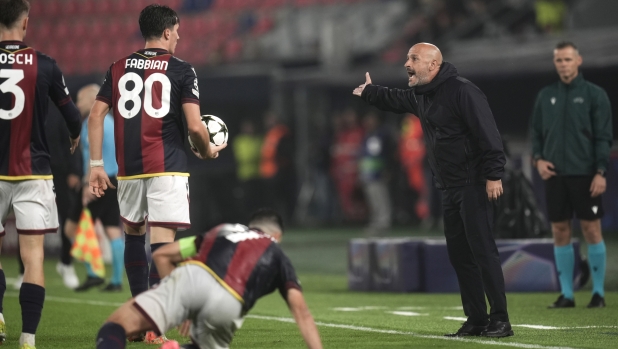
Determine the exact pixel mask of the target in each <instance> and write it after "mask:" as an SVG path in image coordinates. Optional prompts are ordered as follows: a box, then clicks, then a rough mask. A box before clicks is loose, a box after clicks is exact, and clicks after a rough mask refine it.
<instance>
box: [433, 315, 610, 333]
mask: <svg viewBox="0 0 618 349" xmlns="http://www.w3.org/2000/svg"><path fill="white" fill-rule="evenodd" d="M444 319H445V320H455V321H466V320H468V319H466V318H465V317H454V316H445V317H444ZM511 326H512V327H525V328H532V329H535V330H575V329H582V328H618V326H573V327H559V326H545V325H526V324H522V325H513V324H511Z"/></svg>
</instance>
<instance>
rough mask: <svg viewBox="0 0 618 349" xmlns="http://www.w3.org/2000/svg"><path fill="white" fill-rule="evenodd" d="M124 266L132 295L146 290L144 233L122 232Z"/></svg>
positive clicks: (146, 267)
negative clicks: (123, 238) (130, 233)
mask: <svg viewBox="0 0 618 349" xmlns="http://www.w3.org/2000/svg"><path fill="white" fill-rule="evenodd" d="M124 237H125V240H124V268H125V270H126V271H127V279H129V287H130V288H131V295H132V296H133V297H135V296H137V295H138V294H140V293H142V292H144V291H146V290H148V260H147V259H146V250H145V249H144V246H145V245H146V235H145V234H144V235H129V234H126V233H125V234H124Z"/></svg>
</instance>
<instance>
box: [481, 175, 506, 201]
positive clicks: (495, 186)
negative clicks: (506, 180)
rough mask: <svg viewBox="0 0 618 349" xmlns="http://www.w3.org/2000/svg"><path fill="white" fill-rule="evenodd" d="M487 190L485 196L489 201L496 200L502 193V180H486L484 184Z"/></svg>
mask: <svg viewBox="0 0 618 349" xmlns="http://www.w3.org/2000/svg"><path fill="white" fill-rule="evenodd" d="M485 188H486V190H487V198H488V199H489V201H494V200H498V198H499V197H500V195H502V192H503V190H502V180H501V179H498V180H497V181H490V180H489V179H488V180H487V184H486V186H485Z"/></svg>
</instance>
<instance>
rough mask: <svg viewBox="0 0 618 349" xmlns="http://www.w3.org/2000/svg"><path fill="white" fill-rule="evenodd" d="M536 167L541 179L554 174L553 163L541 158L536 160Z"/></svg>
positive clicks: (548, 177)
mask: <svg viewBox="0 0 618 349" xmlns="http://www.w3.org/2000/svg"><path fill="white" fill-rule="evenodd" d="M536 169H537V170H538V171H539V174H540V175H541V178H543V180H548V179H550V178H551V177H553V176H555V175H556V172H554V164H552V163H551V162H549V161H545V160H543V159H539V160H537V162H536Z"/></svg>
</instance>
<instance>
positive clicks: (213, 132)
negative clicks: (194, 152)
mask: <svg viewBox="0 0 618 349" xmlns="http://www.w3.org/2000/svg"><path fill="white" fill-rule="evenodd" d="M201 118H202V123H203V124H204V126H206V127H207V128H208V134H209V136H210V144H212V145H221V144H223V143H227V136H228V132H227V126H226V125H225V122H223V120H221V119H219V118H218V117H216V116H214V115H202V116H201ZM189 145H190V146H191V149H197V148H196V147H195V144H193V141H192V140H191V136H189Z"/></svg>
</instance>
